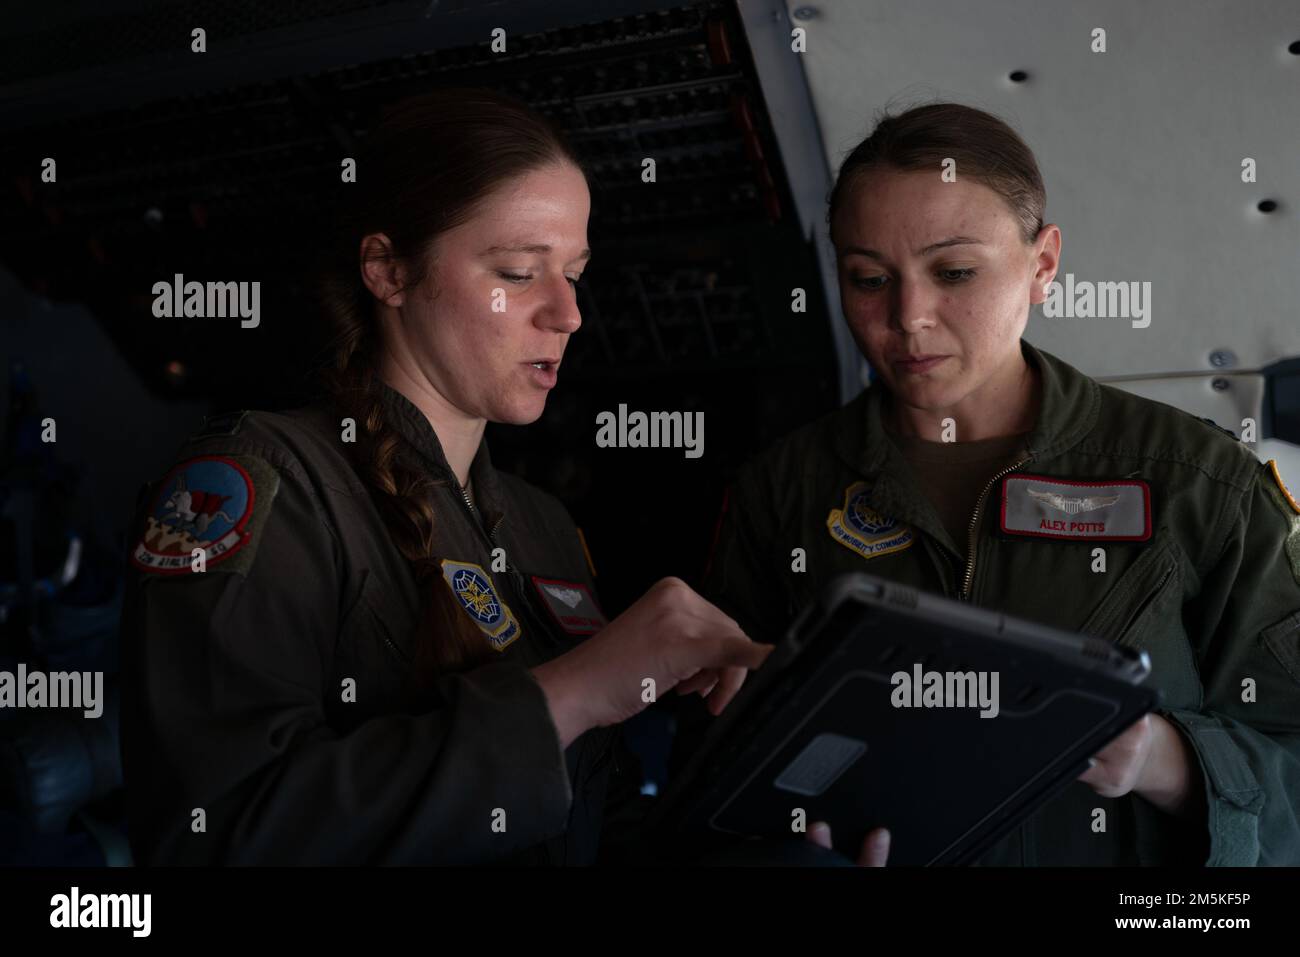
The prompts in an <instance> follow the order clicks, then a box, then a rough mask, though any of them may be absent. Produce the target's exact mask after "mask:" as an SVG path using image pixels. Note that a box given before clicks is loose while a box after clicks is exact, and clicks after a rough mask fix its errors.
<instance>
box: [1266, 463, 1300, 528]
mask: <svg viewBox="0 0 1300 957" xmlns="http://www.w3.org/2000/svg"><path fill="white" fill-rule="evenodd" d="M1268 470H1269V471H1270V472H1272V473H1273V481H1274V482H1276V483H1277V490H1278V491H1279V492H1281V493H1282V498H1283V500H1284V501H1285V502H1286V504H1287V505H1290V506H1291V511H1293V512H1295V513H1296V514H1297V515H1300V503H1297V502H1296V500H1295V496H1294V495H1292V494H1291V490H1290V489H1289V488H1287V487H1286V483H1285V482H1283V481H1282V473H1281V472H1279V471H1278V470H1277V459H1269V460H1268Z"/></svg>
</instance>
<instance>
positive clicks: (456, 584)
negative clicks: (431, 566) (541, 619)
mask: <svg viewBox="0 0 1300 957" xmlns="http://www.w3.org/2000/svg"><path fill="white" fill-rule="evenodd" d="M442 577H443V579H445V580H446V582H447V587H448V588H450V589H451V593H452V594H453V595H455V596H456V600H457V601H459V602H460V606H461V607H462V608H464V609H465V613H466V614H467V615H469V616H470V618H472V619H473V620H474V624H476V625H478V627H479V630H480V631H482V632H483V635H484V636H485V637H486V638H487V640H488V644H490V645H491V646H492V647H493V648H495V649H496V650H497V651H504V650H505V648H506V647H507V646H508V645H510V643H511V642H513V641H514V640H515V639H516V638H518V637H519V633H520V629H519V622H518V621H517V620H516V619H515V615H514V612H512V611H511V610H510V606H509V605H507V604H506V603H505V602H504V601H503V600H502V599H501V596H500V595H499V594H498V593H497V590H496V587H495V586H494V585H493V584H492V576H491V575H489V574H488V573H487V572H485V571H484V570H483V569H482V568H481V567H480V566H478V565H475V564H474V563H473V562H454V561H451V560H450V559H446V558H444V559H443V560H442Z"/></svg>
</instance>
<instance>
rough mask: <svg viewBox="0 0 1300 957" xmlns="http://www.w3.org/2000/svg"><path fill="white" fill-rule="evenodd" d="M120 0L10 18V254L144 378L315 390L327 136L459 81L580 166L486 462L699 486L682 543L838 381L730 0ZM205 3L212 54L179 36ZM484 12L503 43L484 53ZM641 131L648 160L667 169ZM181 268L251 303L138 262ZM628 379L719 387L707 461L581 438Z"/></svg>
mask: <svg viewBox="0 0 1300 957" xmlns="http://www.w3.org/2000/svg"><path fill="white" fill-rule="evenodd" d="M112 9H113V10H114V11H115V12H113V13H107V12H105V10H104V8H103V7H102V6H101V5H99V4H93V5H92V4H74V5H71V6H68V7H64V8H58V10H57V11H55V12H52V13H51V14H50V15H49V16H44V17H41V18H39V19H37V18H35V17H34V16H33V15H31V14H26V16H28V17H29V22H27V23H24V22H23V21H22V19H21V17H22V16H23V14H20V15H19V17H17V18H14V19H10V20H8V21H7V26H6V30H7V31H8V35H6V36H4V37H0V84H3V85H2V86H0V96H2V97H3V98H2V99H0V122H2V123H3V129H4V130H5V136H4V139H3V145H2V146H0V169H3V181H2V182H0V262H3V264H4V266H5V267H6V268H8V269H9V270H10V271H12V272H13V273H14V274H15V275H16V276H17V277H18V278H19V280H20V281H21V283H22V284H23V285H24V286H26V287H27V288H28V289H30V290H31V291H32V292H34V293H36V294H39V295H43V296H46V297H49V298H51V299H55V300H71V301H80V302H83V303H85V304H86V305H87V307H88V308H89V309H90V310H91V311H92V312H93V314H94V315H95V316H96V317H97V318H98V320H99V321H100V322H101V323H102V325H103V326H104V328H105V330H106V331H107V332H108V334H109V336H110V337H111V339H112V340H113V342H114V343H115V344H116V346H117V348H118V349H120V350H121V352H122V353H123V355H124V356H125V357H126V358H127V359H128V361H129V362H130V364H131V365H132V367H133V368H134V369H135V370H136V371H137V373H138V374H139V376H140V378H141V379H142V380H143V381H144V382H146V383H147V384H148V385H149V387H150V388H151V389H153V390H154V391H155V392H157V393H159V394H162V395H169V396H177V397H182V396H184V397H200V398H204V399H210V400H211V402H212V405H213V406H214V407H220V408H226V407H276V406H281V405H285V404H290V403H294V402H297V401H299V400H300V399H302V398H304V397H305V396H306V394H307V392H308V391H309V380H308V374H309V373H310V371H311V370H312V369H313V368H314V367H315V366H316V365H317V364H318V363H319V362H320V361H321V359H322V356H323V345H324V342H323V339H322V337H321V332H322V330H323V324H322V323H321V322H320V320H319V318H318V317H317V316H316V315H314V313H313V307H312V305H311V302H312V300H311V296H310V295H309V293H310V290H309V289H308V288H306V287H305V281H306V280H305V278H304V277H305V276H306V275H307V273H306V267H307V264H308V263H309V262H310V260H311V253H312V252H313V248H314V246H313V244H314V237H316V236H319V235H320V230H321V229H323V228H324V227H325V224H326V223H327V222H328V221H329V219H330V216H331V214H332V212H333V203H334V199H335V197H336V195H337V185H338V168H339V160H340V157H342V156H347V155H353V153H354V151H355V147H356V145H357V143H358V142H360V141H361V140H362V139H363V138H364V137H365V135H366V129H367V126H368V124H369V123H371V122H373V121H374V119H376V118H377V116H378V115H379V113H380V112H381V110H382V108H383V107H384V106H386V105H388V104H390V103H393V102H395V101H397V100H400V99H401V98H403V97H404V96H407V95H409V94H412V93H416V92H420V91H423V90H427V89H429V88H430V87H433V86H442V85H450V86H489V87H493V88H496V89H500V90H503V91H507V92H510V93H513V94H515V95H517V96H518V97H520V98H521V99H524V100H525V101H527V102H529V103H531V104H532V105H533V106H534V107H535V108H537V109H539V110H540V111H542V112H544V113H545V114H547V115H548V116H550V117H551V118H552V119H553V120H555V121H556V122H557V123H558V124H559V125H560V126H561V127H562V128H563V129H564V130H565V132H566V133H567V135H568V136H569V138H570V139H571V141H572V142H573V144H574V146H575V147H576V149H577V150H578V152H579V154H580V155H581V156H582V157H583V158H584V161H585V162H586V164H587V166H588V168H589V171H590V173H591V176H592V185H593V211H592V222H591V227H590V238H591V244H592V248H593V251H594V253H595V256H594V259H593V262H592V264H591V266H590V268H589V269H588V270H587V274H586V276H585V277H584V280H583V283H582V285H581V286H580V290H581V292H580V297H581V298H580V304H581V307H582V310H583V314H584V320H585V322H584V329H583V331H582V332H581V333H580V334H579V335H578V336H577V337H575V339H574V341H573V342H572V343H571V345H570V348H569V351H568V352H567V353H566V356H565V365H564V373H563V376H562V382H561V386H560V388H559V389H557V390H556V392H555V393H554V395H553V397H552V401H551V402H550V404H549V405H548V409H547V414H546V416H545V417H544V418H543V420H542V422H541V423H539V425H537V426H535V427H533V428H531V429H526V430H503V431H504V432H505V433H506V434H505V435H503V436H501V437H498V438H494V440H493V442H494V445H493V448H494V454H495V455H496V456H497V458H498V459H499V460H501V461H503V462H504V463H505V464H507V465H508V466H510V467H512V468H514V469H515V470H517V471H519V472H522V473H524V474H525V475H527V476H528V477H530V478H532V479H533V480H534V481H537V482H538V483H539V484H542V485H544V486H546V487H549V488H551V489H552V490H553V491H556V492H557V493H558V494H560V495H561V497H562V498H564V499H565V500H566V501H568V502H569V503H570V506H571V508H573V509H574V510H575V512H578V513H579V518H580V520H581V519H582V517H583V516H582V515H581V513H582V512H583V511H586V510H589V509H595V508H598V507H605V506H608V507H611V508H612V507H616V506H617V504H618V502H617V499H619V498H621V497H622V494H625V493H626V492H629V491H635V492H636V494H638V495H642V496H644V495H646V494H654V493H653V490H652V489H651V488H650V487H649V486H638V485H637V483H650V482H652V481H655V480H658V481H662V482H667V483H670V484H671V485H672V486H673V487H674V488H675V489H678V491H676V492H675V493H674V494H675V495H683V494H689V508H688V512H689V514H681V515H679V518H680V519H681V521H683V522H684V523H686V522H689V523H690V525H691V533H690V534H691V536H692V539H691V540H692V541H696V540H697V539H698V537H699V536H700V535H701V534H705V533H706V532H707V526H708V524H709V522H708V518H709V516H710V514H711V512H712V510H713V508H714V507H715V505H716V497H717V492H718V490H719V489H720V487H721V483H722V481H723V480H724V479H725V477H726V475H727V474H729V473H730V472H731V471H732V470H733V469H734V467H735V465H736V464H737V463H738V462H739V461H741V460H743V459H745V458H747V457H748V456H749V455H752V454H753V453H754V452H756V451H757V450H758V449H759V448H760V447H761V446H762V444H764V443H765V442H766V441H767V440H769V439H771V438H773V437H775V436H776V435H777V434H779V433H782V432H784V431H787V430H788V429H789V428H791V427H793V426H795V425H797V424H799V423H800V422H802V421H806V420H807V419H808V418H811V417H812V416H813V415H815V414H816V413H818V412H820V411H822V410H826V409H829V408H832V407H833V406H834V405H835V404H836V396H835V385H834V374H835V373H834V360H833V353H832V345H831V341H830V336H829V332H828V329H827V319H826V313H825V306H824V304H823V302H822V298H821V294H820V284H819V279H818V273H817V269H816V264H815V261H814V257H813V254H812V251H811V248H810V246H809V244H808V243H807V242H806V241H805V238H804V237H803V236H802V235H801V234H800V229H799V225H798V222H797V218H796V217H795V216H794V215H792V205H791V202H790V199H789V195H790V193H789V189H788V186H787V183H786V179H785V172H784V170H783V168H782V164H781V160H780V157H779V155H778V152H777V150H776V147H775V143H774V140H773V137H772V135H771V129H770V121H769V118H768V115H767V112H766V108H765V106H764V100H763V96H762V93H761V90H760V87H759V83H758V79H757V77H756V75H755V72H754V67H753V63H752V61H751V59H750V55H749V51H748V48H747V46H746V42H745V36H744V33H743V30H742V29H741V25H740V20H739V16H738V14H737V12H736V10H735V8H734V5H733V4H731V3H721V2H718V3H698V4H680V5H671V6H669V5H664V4H652V3H645V2H642V3H632V2H623V3H619V2H614V0H610V2H604V3H564V2H557V3H544V2H542V3H518V2H497V3H492V2H480V3H469V2H463V0H462V2H433V3H429V2H421V3H409V2H384V0H323V2H318V3H303V2H287V3H254V2H250V0H240V2H220V3H217V2H207V3H184V4H180V3H139V2H137V3H118V4H116V5H114V6H113V7H112ZM196 26H202V27H203V28H204V29H205V30H206V31H207V47H208V52H207V53H204V54H197V53H192V52H191V51H190V31H191V30H192V29H193V28H194V27H196ZM496 26H500V27H503V28H504V29H505V30H506V31H507V35H508V47H507V50H508V52H507V53H504V54H497V53H493V52H492V51H491V50H490V48H489V38H490V33H491V30H492V29H493V28H494V27H496ZM645 156H654V157H656V160H657V164H658V182H657V183H656V184H655V187H654V189H653V191H651V190H648V189H647V188H646V186H645V185H644V184H643V183H642V182H641V180H640V172H641V165H640V164H641V159H642V158H643V157H645ZM44 157H54V158H55V159H56V160H57V163H58V180H57V182H56V183H52V184H51V183H43V182H41V177H40V170H41V162H42V159H43V158H44ZM175 273H182V274H184V275H185V276H186V278H187V279H200V280H202V279H225V278H230V277H239V278H241V279H244V278H247V279H254V278H256V279H260V280H261V281H262V317H263V319H262V323H261V325H260V326H259V327H258V328H257V329H241V328H240V326H239V324H238V323H237V322H217V323H199V324H195V323H175V322H172V323H170V324H169V321H168V320H166V319H157V318H155V317H154V316H153V315H152V312H151V308H150V307H151V304H152V300H153V295H152V292H151V290H152V286H153V284H154V283H155V282H158V281H160V280H168V281H169V280H170V279H171V277H172V276H173V274H175ZM796 286H798V287H803V288H805V289H807V290H808V294H809V307H808V311H807V312H806V313H803V314H793V313H792V312H791V309H790V290H791V289H792V288H793V287H796ZM52 335H54V336H56V335H57V334H56V333H54V332H53V331H52ZM620 402H627V403H628V404H629V405H630V406H631V407H632V408H638V407H639V408H656V409H663V408H667V409H682V410H692V409H701V410H705V411H707V413H708V415H709V422H710V425H711V426H712V429H711V434H710V438H711V440H712V443H713V444H712V445H711V447H710V449H709V453H710V461H709V463H708V464H707V465H704V466H699V465H693V464H691V463H682V462H673V463H665V464H664V469H665V471H662V472H659V473H655V474H653V475H647V474H644V472H645V470H644V460H636V461H634V460H633V459H632V458H627V457H624V456H634V455H635V453H630V452H614V453H610V454H609V455H607V456H604V457H601V458H600V461H599V462H593V458H592V456H591V455H590V452H591V448H592V433H593V432H594V428H593V426H592V425H591V423H592V422H593V421H594V414H595V411H597V410H600V409H612V408H616V407H617V404H618V403H620ZM688 468H695V469H696V471H695V472H693V473H691V474H689V475H688V474H686V472H685V471H684V470H686V469H688ZM633 473H640V474H638V475H637V476H636V477H633ZM679 473H680V474H679ZM691 483H693V486H691ZM683 485H684V486H686V487H693V488H695V489H697V490H699V491H696V492H691V493H683V492H682V491H681V489H680V486H683ZM616 486H617V487H620V488H621V490H622V491H621V492H620V493H619V494H618V495H617V496H616V493H615V491H613V490H612V489H613V488H614V487H616ZM660 487H662V486H660ZM593 489H599V490H600V491H599V492H598V493H597V492H593ZM602 495H609V496H611V497H610V499H609V501H608V502H603V501H602ZM683 507H686V506H674V508H676V509H677V511H678V512H681V509H682V508H683ZM656 520H657V519H655V518H654V516H653V515H652V516H650V517H649V518H647V519H646V521H648V522H653V521H656ZM701 528H703V529H704V531H703V532H702V531H700V529H701Z"/></svg>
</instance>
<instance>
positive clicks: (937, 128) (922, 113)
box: [827, 103, 1047, 243]
mask: <svg viewBox="0 0 1300 957" xmlns="http://www.w3.org/2000/svg"><path fill="white" fill-rule="evenodd" d="M949 158H951V159H953V160H955V161H956V163H957V169H958V171H959V175H962V176H967V177H970V178H971V179H974V180H976V181H978V182H980V183H983V184H984V185H985V186H987V187H988V188H989V189H991V190H993V191H994V192H995V193H997V194H998V195H999V196H1001V197H1002V198H1003V200H1005V201H1006V203H1007V205H1008V206H1009V207H1010V208H1011V212H1012V213H1013V214H1015V217H1016V219H1017V220H1018V221H1019V223H1020V235H1021V238H1022V239H1024V241H1025V242H1026V243H1032V242H1033V241H1034V240H1035V239H1036V238H1037V236H1038V232H1039V230H1041V229H1042V228H1043V210H1044V208H1045V207H1046V205H1047V190H1046V189H1045V188H1044V187H1043V177H1042V174H1040V173H1039V171H1038V163H1037V162H1036V161H1035V160H1034V153H1033V151H1032V150H1031V149H1030V148H1029V147H1028V146H1027V145H1026V144H1025V141H1024V140H1022V139H1021V138H1020V136H1019V135H1018V134H1017V133H1016V131H1015V130H1013V129H1012V128H1011V127H1010V126H1008V125H1007V124H1006V123H1004V122H1003V121H1002V120H1000V119H998V118H997V117H996V116H994V115H993V114H992V113H985V112H984V111H983V110H977V109H975V108H974V107H971V106H963V105H961V104H960V103H931V104H928V105H926V106H918V107H914V108H913V109H910V110H907V111H906V112H905V113H900V114H897V115H890V114H889V113H888V111H886V112H885V114H884V115H883V116H882V117H881V118H880V119H878V120H877V122H876V128H875V129H874V130H872V131H871V135H870V136H868V137H867V138H866V139H865V140H863V141H862V142H861V143H859V144H858V145H857V146H856V147H854V149H853V152H851V153H849V155H848V156H847V157H845V159H844V163H843V164H842V165H841V166H840V172H839V176H838V177H837V178H836V180H835V188H834V189H832V190H831V196H830V209H829V212H828V213H827V217H828V220H829V221H831V222H834V219H835V210H836V209H837V208H838V207H839V206H840V205H841V204H842V203H843V201H844V197H845V195H846V194H847V193H848V191H849V190H850V189H851V188H852V187H853V185H854V183H855V182H856V181H857V180H858V178H859V177H860V176H861V175H862V174H863V173H864V172H866V171H868V170H871V169H875V168H878V167H887V168H892V169H897V170H906V171H911V170H938V169H940V167H941V164H942V163H943V161H944V160H945V159H949Z"/></svg>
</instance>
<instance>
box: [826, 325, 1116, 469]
mask: <svg viewBox="0 0 1300 957" xmlns="http://www.w3.org/2000/svg"><path fill="white" fill-rule="evenodd" d="M1020 350H1021V353H1022V354H1023V355H1024V357H1025V361H1027V362H1029V363H1030V364H1032V365H1033V366H1034V367H1035V368H1036V369H1038V371H1039V373H1040V380H1041V384H1042V395H1041V399H1040V401H1039V408H1038V417H1037V419H1036V420H1035V424H1034V427H1033V429H1032V431H1031V432H1030V433H1029V435H1027V436H1026V437H1025V443H1026V445H1027V446H1028V448H1029V451H1030V452H1031V453H1032V454H1033V456H1034V458H1036V459H1043V458H1046V457H1048V456H1054V455H1059V454H1060V453H1062V452H1065V451H1067V450H1068V449H1070V448H1071V447H1072V446H1074V445H1076V444H1077V443H1078V442H1079V441H1080V440H1081V439H1082V438H1083V437H1084V436H1085V435H1087V434H1088V433H1089V432H1090V431H1091V430H1092V428H1093V427H1094V426H1095V425H1096V422H1097V415H1098V409H1099V407H1100V404H1101V396H1100V390H1099V387H1098V386H1097V383H1096V382H1094V381H1093V380H1092V379H1090V378H1089V377H1088V376H1086V375H1084V374H1083V373H1082V372H1080V371H1079V370H1078V369H1075V368H1074V367H1073V366H1071V365H1069V364H1068V363H1065V362H1062V361H1061V360H1060V359H1058V358H1056V356H1053V355H1051V354H1050V353H1047V352H1043V351H1042V350H1041V349H1036V348H1034V347H1033V346H1031V345H1030V344H1029V343H1028V342H1026V341H1025V340H1024V339H1021V340H1020ZM887 399H888V389H887V387H886V386H885V385H884V383H883V382H882V381H880V380H879V379H877V380H876V382H875V383H874V384H873V385H872V386H871V387H870V388H869V389H867V390H865V391H864V392H862V393H861V394H860V395H859V396H858V397H857V398H856V399H854V400H853V401H852V402H850V403H849V404H848V405H847V406H845V408H844V413H845V415H844V417H842V419H841V421H842V423H843V425H844V426H845V427H841V428H837V429H836V433H835V442H836V447H837V450H838V452H839V455H840V457H841V458H843V459H844V460H845V462H847V463H848V464H849V465H851V466H853V467H854V468H856V469H858V470H859V471H861V472H862V473H864V474H865V475H873V474H875V473H877V472H879V471H880V470H881V469H882V468H883V467H884V466H885V465H886V463H887V462H889V461H890V460H891V458H894V459H898V460H899V461H901V460H902V459H901V454H900V453H899V451H898V448H897V446H895V445H894V443H893V442H892V441H890V438H889V435H888V433H887V432H886V431H885V426H884V414H885V403H886V400H887Z"/></svg>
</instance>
